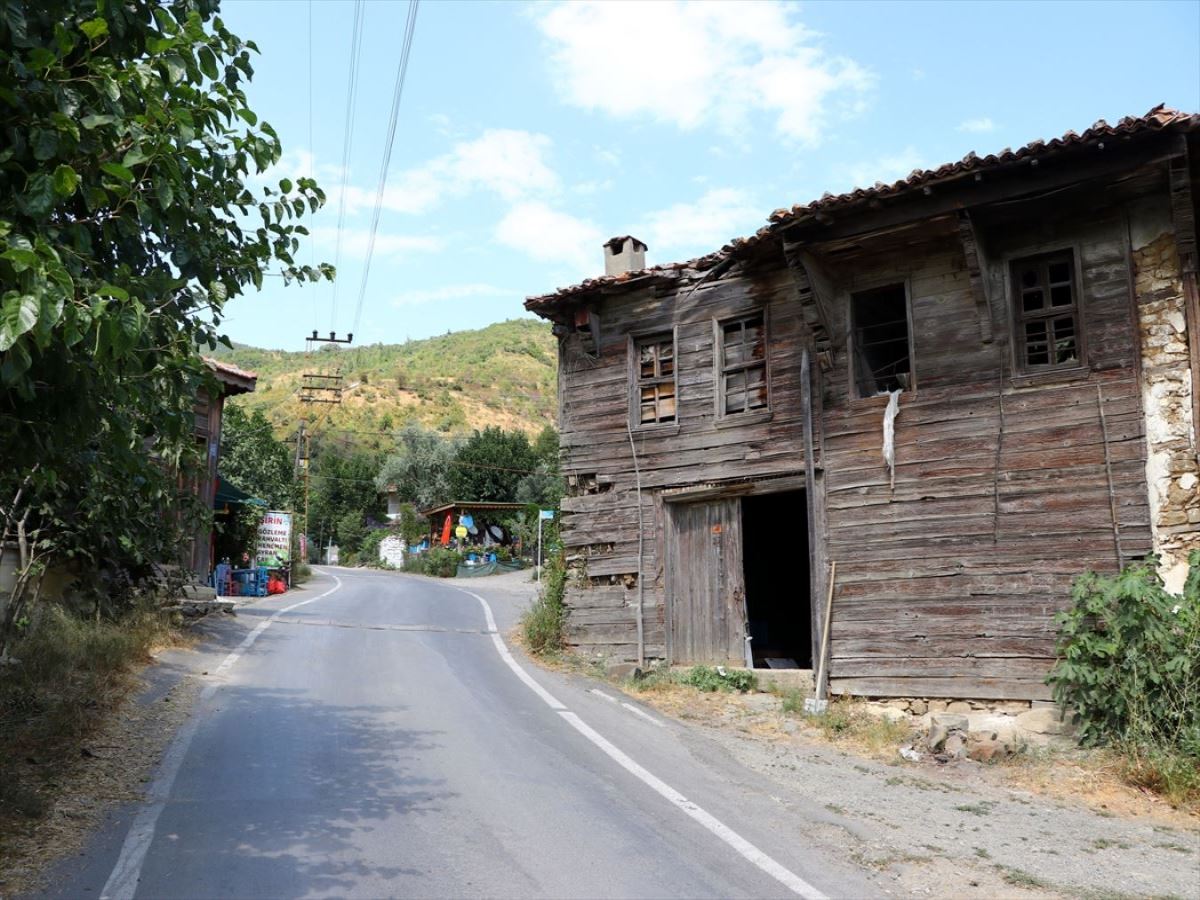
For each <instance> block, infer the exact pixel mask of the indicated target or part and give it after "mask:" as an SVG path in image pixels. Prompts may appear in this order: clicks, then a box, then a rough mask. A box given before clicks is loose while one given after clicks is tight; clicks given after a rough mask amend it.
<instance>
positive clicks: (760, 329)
mask: <svg viewBox="0 0 1200 900" xmlns="http://www.w3.org/2000/svg"><path fill="white" fill-rule="evenodd" d="M720 335H721V376H722V377H721V396H722V405H721V409H722V410H723V411H724V413H725V414H726V415H729V414H735V413H741V412H746V411H747V410H752V409H765V408H766V406H767V362H766V360H767V332H766V320H765V319H764V318H763V315H762V313H756V314H754V315H751V316H746V317H744V318H741V319H737V320H735V321H732V322H725V323H723V324H722V325H721V329H720Z"/></svg>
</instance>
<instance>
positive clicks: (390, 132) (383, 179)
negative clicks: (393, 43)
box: [352, 0, 420, 331]
mask: <svg viewBox="0 0 1200 900" xmlns="http://www.w3.org/2000/svg"><path fill="white" fill-rule="evenodd" d="M419 5H420V0H409V4H408V20H407V21H406V22H405V24H404V44H403V48H402V49H401V51H400V64H399V66H398V67H397V69H396V86H395V88H394V89H393V91H392V113H391V117H390V118H389V119H388V128H387V137H386V138H385V139H384V145H383V164H382V165H381V166H380V167H379V184H378V185H377V186H376V188H375V209H374V210H373V211H372V213H371V232H370V235H369V236H368V238H367V256H366V259H365V260H363V274H362V284H360V285H359V288H358V304H357V305H356V306H355V309H354V328H353V329H352V330H353V331H358V322H359V319H360V318H361V317H362V308H363V300H364V299H365V298H366V296H367V280H368V278H369V277H370V274H371V257H372V255H373V254H374V252H375V233H376V232H377V231H378V230H379V214H380V212H381V211H382V210H383V191H384V187H385V186H386V184H387V173H388V167H389V166H390V165H391V162H392V147H393V146H394V144H395V141H396V123H397V121H398V120H399V118H400V96H401V95H402V94H403V93H404V78H405V73H406V72H407V71H408V57H409V53H410V51H411V50H412V40H413V31H414V30H415V29H416V27H417V8H418V6H419Z"/></svg>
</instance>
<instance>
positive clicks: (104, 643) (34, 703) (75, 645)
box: [0, 606, 177, 838]
mask: <svg viewBox="0 0 1200 900" xmlns="http://www.w3.org/2000/svg"><path fill="white" fill-rule="evenodd" d="M176 637H177V635H176V633H175V632H174V631H173V630H172V628H171V625H170V621H169V617H168V615H167V614H165V613H163V612H162V611H160V610H157V609H154V608H152V607H149V606H144V607H141V608H137V609H135V610H134V611H133V612H131V613H129V614H127V615H126V616H124V617H123V618H121V619H120V620H118V621H109V620H103V619H102V620H100V621H95V620H94V619H91V618H87V619H85V618H80V617H78V616H75V615H72V614H71V613H70V612H68V611H67V610H65V609H62V608H61V607H58V606H46V607H44V608H43V610H42V615H41V616H39V617H38V620H37V622H36V623H35V624H34V627H31V628H30V629H29V633H28V634H26V635H25V636H24V637H23V638H22V639H21V640H20V641H19V642H18V643H17V644H16V645H15V646H14V647H13V657H14V659H16V660H18V662H16V663H14V664H12V665H8V666H5V667H4V668H0V838H2V837H3V833H4V832H5V831H6V830H7V829H8V828H9V827H10V826H11V825H12V824H13V823H14V822H19V821H20V820H22V819H26V820H28V819H36V818H39V817H40V816H42V815H43V814H44V813H45V812H46V810H47V808H48V793H49V792H50V791H52V790H53V779H54V776H55V773H56V772H58V771H60V770H61V763H65V762H66V761H67V760H68V759H73V758H75V757H77V756H78V755H79V753H80V743H81V742H82V741H83V740H84V739H86V738H87V736H88V735H89V734H90V733H91V732H92V730H93V729H94V728H95V727H96V726H97V725H98V724H99V723H100V721H101V719H102V717H103V715H104V714H105V713H106V712H107V711H108V710H109V709H111V708H112V707H114V706H116V705H117V703H118V702H119V701H120V700H121V699H122V698H123V697H124V696H125V695H126V694H127V693H128V692H129V690H130V688H131V686H132V685H133V683H134V682H133V679H132V678H131V677H130V672H131V670H132V669H133V667H134V666H135V665H136V664H138V663H140V662H144V661H145V660H147V659H148V656H149V652H150V650H151V649H152V648H153V647H155V646H156V645H160V644H163V643H166V642H170V641H173V640H174V639H175V638H176ZM30 762H36V764H37V765H36V766H33V765H30V764H29V763H30ZM47 779H49V782H47Z"/></svg>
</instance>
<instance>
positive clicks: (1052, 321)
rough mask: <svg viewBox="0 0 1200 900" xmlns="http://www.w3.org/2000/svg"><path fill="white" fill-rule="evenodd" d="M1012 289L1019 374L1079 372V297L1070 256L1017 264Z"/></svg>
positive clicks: (1033, 258) (1062, 254)
mask: <svg viewBox="0 0 1200 900" xmlns="http://www.w3.org/2000/svg"><path fill="white" fill-rule="evenodd" d="M1012 284H1013V309H1014V311H1015V319H1016V322H1015V328H1016V334H1015V335H1014V337H1013V343H1014V344H1015V346H1016V348H1017V354H1018V359H1017V363H1018V366H1019V367H1020V369H1021V371H1023V372H1038V371H1042V370H1045V369H1058V368H1074V367H1076V366H1079V365H1080V364H1081V363H1082V360H1083V353H1082V350H1081V345H1080V338H1081V335H1080V333H1079V292H1078V288H1077V286H1076V282H1075V258H1074V255H1073V254H1072V253H1071V251H1070V250H1063V251H1061V252H1058V253H1048V254H1045V255H1043V256H1031V257H1028V258H1026V259H1018V260H1014V262H1013V264H1012Z"/></svg>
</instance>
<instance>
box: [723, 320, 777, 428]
mask: <svg viewBox="0 0 1200 900" xmlns="http://www.w3.org/2000/svg"><path fill="white" fill-rule="evenodd" d="M756 317H761V318H762V330H763V356H762V362H761V363H758V362H744V363H739V364H736V366H735V367H733V368H730V367H728V366H726V364H725V328H726V326H728V325H732V324H733V323H735V322H744V321H747V320H749V319H753V318H756ZM712 323H713V326H712V331H713V407H714V409H715V411H716V420H717V422H718V423H721V422H730V423H737V424H742V423H749V422H754V421H757V420H759V419H767V418H770V416H771V414H772V410H773V409H774V404H773V402H772V401H773V397H772V396H771V395H772V390H771V317H770V314H769V311H768V308H767V307H766V306H759V307H755V308H753V309H749V310H746V311H745V312H741V313H738V314H736V315H732V316H725V317H724V318H721V319H718V318H715V317H714V318H713V320H712ZM759 366H761V367H762V370H763V383H764V385H765V387H766V395H767V403H766V406H762V407H758V408H756V409H742V410H741V411H740V412H726V411H725V376H726V375H727V374H729V372H732V371H743V372H745V371H747V370H749V369H752V368H758V367H759ZM727 369H728V371H727Z"/></svg>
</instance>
